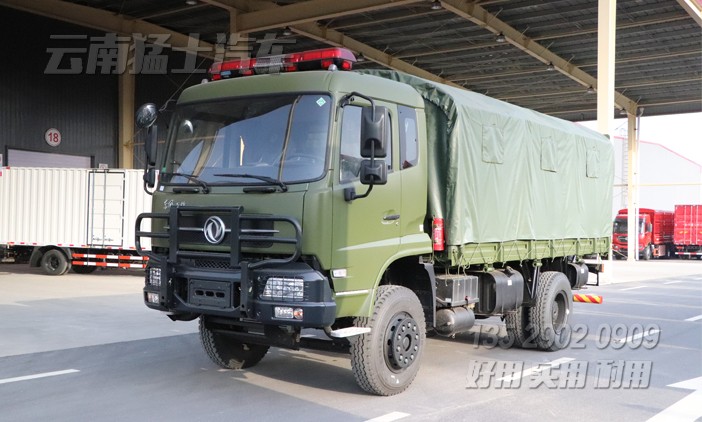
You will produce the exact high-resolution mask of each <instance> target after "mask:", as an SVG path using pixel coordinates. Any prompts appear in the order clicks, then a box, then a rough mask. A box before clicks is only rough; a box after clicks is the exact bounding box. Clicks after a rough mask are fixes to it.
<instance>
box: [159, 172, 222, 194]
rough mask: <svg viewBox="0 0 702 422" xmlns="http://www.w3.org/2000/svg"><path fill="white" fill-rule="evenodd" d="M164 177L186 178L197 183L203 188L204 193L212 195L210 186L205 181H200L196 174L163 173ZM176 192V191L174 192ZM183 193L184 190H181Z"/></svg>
mask: <svg viewBox="0 0 702 422" xmlns="http://www.w3.org/2000/svg"><path fill="white" fill-rule="evenodd" d="M163 174H164V175H168V176H171V177H172V176H180V177H185V178H186V179H188V180H191V181H193V182H195V184H196V185H200V187H202V193H210V185H208V184H207V183H205V182H204V181H203V180H200V179H199V178H198V177H197V176H195V175H194V174H186V173H163ZM174 191H175V190H174ZM181 191H182V190H181Z"/></svg>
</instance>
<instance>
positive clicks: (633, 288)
mask: <svg viewBox="0 0 702 422" xmlns="http://www.w3.org/2000/svg"><path fill="white" fill-rule="evenodd" d="M646 287H648V286H638V287H629V288H626V289H621V290H620V292H625V291H627V290H636V289H645V288H646Z"/></svg>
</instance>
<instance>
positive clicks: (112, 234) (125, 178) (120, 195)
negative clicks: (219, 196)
mask: <svg viewBox="0 0 702 422" xmlns="http://www.w3.org/2000/svg"><path fill="white" fill-rule="evenodd" d="M143 173H144V172H143V170H127V169H109V170H103V169H77V168H35V167H2V168H0V257H1V258H2V262H15V263H29V264H30V265H31V266H34V267H42V268H43V270H44V272H45V273H46V274H49V275H62V274H65V273H66V272H67V271H68V270H70V269H71V268H72V269H73V270H74V271H75V272H77V273H90V272H93V271H95V270H96V269H97V268H100V267H119V268H143V267H144V264H145V262H144V258H142V257H141V256H139V255H138V254H137V253H136V251H135V247H134V222H135V221H136V217H137V215H139V214H140V213H142V212H149V211H150V210H151V198H150V197H149V195H148V194H147V193H146V192H145V191H144V189H143V188H142V176H143Z"/></svg>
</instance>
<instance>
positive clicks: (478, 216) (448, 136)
mask: <svg viewBox="0 0 702 422" xmlns="http://www.w3.org/2000/svg"><path fill="white" fill-rule="evenodd" d="M360 72H361V73H366V74H372V75H376V76H380V77H384V78H388V79H392V80H396V81H399V82H403V83H406V84H409V85H411V86H412V87H414V88H415V89H416V90H417V92H419V94H420V95H421V96H422V97H423V98H424V100H425V103H426V114H427V132H428V133H427V136H428V147H429V212H430V214H431V215H432V216H435V217H443V218H444V227H445V230H446V244H447V245H454V246H458V245H463V244H469V243H486V242H506V241H513V240H556V239H586V238H602V237H607V238H609V237H610V236H611V227H612V215H611V212H612V187H613V185H612V184H613V175H614V152H613V148H612V144H611V142H610V141H609V140H608V139H607V138H606V137H604V136H602V135H600V134H599V133H597V132H594V131H591V130H589V129H587V128H584V127H582V126H579V125H577V124H575V123H572V122H568V121H564V120H560V119H557V118H555V117H551V116H547V115H544V114H541V113H538V112H535V111H532V110H528V109H524V108H521V107H518V106H515V105H512V104H508V103H505V102H502V101H499V100H496V99H493V98H490V97H487V96H484V95H481V94H478V93H475V92H471V91H466V90H462V89H458V88H453V87H450V86H446V85H442V84H438V83H434V82H430V81H427V80H424V79H421V78H417V77H414V76H410V75H407V74H403V73H399V72H394V71H389V70H363V71H360Z"/></svg>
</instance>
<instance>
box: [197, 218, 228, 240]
mask: <svg viewBox="0 0 702 422" xmlns="http://www.w3.org/2000/svg"><path fill="white" fill-rule="evenodd" d="M203 232H204V233H205V239H207V241H208V242H210V243H212V244H213V245H216V244H218V243H221V242H222V240H224V235H225V233H226V229H225V227H224V221H222V219H221V218H219V217H217V216H216V215H213V216H212V217H210V218H208V219H207V221H205V226H204V227H203Z"/></svg>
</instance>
